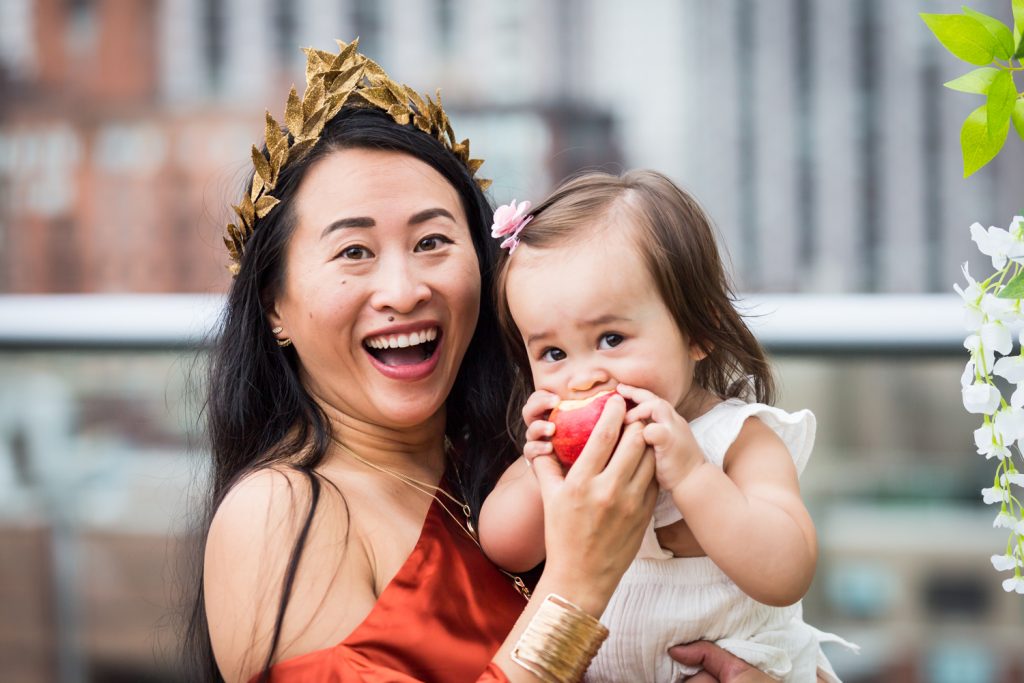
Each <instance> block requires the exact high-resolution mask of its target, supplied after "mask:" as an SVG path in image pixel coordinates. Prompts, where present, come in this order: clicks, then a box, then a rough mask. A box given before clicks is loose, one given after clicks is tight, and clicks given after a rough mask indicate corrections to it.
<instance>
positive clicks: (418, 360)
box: [363, 326, 441, 374]
mask: <svg viewBox="0 0 1024 683" xmlns="http://www.w3.org/2000/svg"><path fill="white" fill-rule="evenodd" d="M440 336H441V330H440V328H438V327H437V326H431V327H426V328H422V329H419V330H414V331H412V332H402V333H391V334H378V335H374V336H371V337H367V338H366V339H364V340H363V348H364V349H366V351H367V353H369V354H370V356H371V357H372V358H373V359H374V360H376V361H377V362H378V363H379V364H380V365H384V366H386V367H388V368H400V367H408V366H417V365H421V364H424V363H426V362H427V361H430V360H431V359H432V358H433V356H434V354H435V352H436V351H437V347H438V342H439V341H440ZM410 369H411V368H410ZM388 374H390V373H388ZM403 374H404V373H403Z"/></svg>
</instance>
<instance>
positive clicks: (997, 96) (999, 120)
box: [985, 71, 1017, 135]
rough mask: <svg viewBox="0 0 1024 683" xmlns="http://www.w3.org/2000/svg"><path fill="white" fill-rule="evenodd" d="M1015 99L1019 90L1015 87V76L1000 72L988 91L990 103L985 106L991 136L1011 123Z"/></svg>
mask: <svg viewBox="0 0 1024 683" xmlns="http://www.w3.org/2000/svg"><path fill="white" fill-rule="evenodd" d="M1015 99H1017V88H1016V87H1014V85H1013V76H1012V75H1010V72H1009V71H1000V72H999V75H998V76H996V77H995V79H994V80H993V81H992V87H990V88H989V89H988V101H987V102H986V104H985V108H986V111H985V114H986V118H987V119H988V134H989V135H995V134H996V133H997V132H998V131H999V130H1001V129H1002V128H1003V126H1006V125H1007V124H1008V123H1009V121H1010V114H1011V113H1013V101H1014V100H1015Z"/></svg>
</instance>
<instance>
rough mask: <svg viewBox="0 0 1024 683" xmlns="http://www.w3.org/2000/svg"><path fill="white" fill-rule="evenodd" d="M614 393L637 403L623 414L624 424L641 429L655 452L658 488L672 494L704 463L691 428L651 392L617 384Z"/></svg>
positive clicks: (669, 406)
mask: <svg viewBox="0 0 1024 683" xmlns="http://www.w3.org/2000/svg"><path fill="white" fill-rule="evenodd" d="M615 390H616V391H617V392H618V393H619V394H621V395H622V396H624V397H625V398H627V399H629V400H631V401H633V402H635V403H636V406H635V407H633V408H631V409H630V411H629V412H628V413H626V424H629V425H631V424H636V423H639V424H641V425H643V437H644V441H645V442H646V443H647V444H648V445H649V446H651V447H652V448H653V449H654V457H655V461H656V463H657V477H658V485H659V486H660V487H661V488H662V489H664V490H666V491H671V490H672V489H674V488H675V487H676V486H677V485H678V484H679V482H681V481H683V480H684V479H685V478H686V477H687V476H688V475H689V474H690V472H692V471H693V470H695V469H696V468H697V467H699V466H700V465H702V464H703V463H704V454H703V453H702V452H701V449H700V445H699V444H698V443H697V439H695V438H694V436H693V432H692V431H690V424H689V423H688V422H687V421H686V420H684V419H683V418H682V416H681V415H680V414H679V413H677V412H676V409H675V408H674V407H673V406H672V404H671V403H669V402H668V401H666V400H665V399H663V398H661V397H659V396H657V395H656V394H654V393H653V392H650V391H647V390H646V389H640V388H638V387H632V386H628V385H625V384H619V385H618V386H617V387H616V388H615Z"/></svg>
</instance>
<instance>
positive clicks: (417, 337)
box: [366, 327, 437, 349]
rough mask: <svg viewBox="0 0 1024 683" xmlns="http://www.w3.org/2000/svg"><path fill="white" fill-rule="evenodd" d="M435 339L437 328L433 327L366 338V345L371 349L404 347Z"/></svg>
mask: <svg viewBox="0 0 1024 683" xmlns="http://www.w3.org/2000/svg"><path fill="white" fill-rule="evenodd" d="M435 339H437V328H436V327H431V328H430V329H427V330H421V331H419V332H412V333H411V334H391V335H381V336H379V337H370V338H368V339H367V340H366V345H367V346H368V347H370V348H371V349H404V348H407V347H409V346H416V345H418V344H425V343H427V342H430V341H434V340H435Z"/></svg>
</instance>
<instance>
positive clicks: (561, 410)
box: [548, 391, 615, 469]
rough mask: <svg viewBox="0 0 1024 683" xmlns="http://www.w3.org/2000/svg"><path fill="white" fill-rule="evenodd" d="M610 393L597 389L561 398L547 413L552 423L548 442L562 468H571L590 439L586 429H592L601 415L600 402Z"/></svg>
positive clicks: (601, 407)
mask: <svg viewBox="0 0 1024 683" xmlns="http://www.w3.org/2000/svg"><path fill="white" fill-rule="evenodd" d="M614 393H615V392H614V391H601V392H598V393H596V394H594V395H593V396H589V397H587V398H583V399H579V400H572V399H568V400H564V401H562V402H561V403H559V404H558V406H557V407H556V408H555V409H554V410H552V411H551V414H550V415H548V421H549V422H554V423H555V434H554V436H552V437H551V445H552V446H553V447H554V450H555V455H556V456H558V459H559V460H561V461H562V465H564V466H565V468H566V469H568V468H570V467H572V464H573V463H574V462H576V459H577V458H578V457H580V452H581V451H582V450H583V447H584V446H586V445H587V439H588V438H590V432H592V431H593V430H594V425H595V424H597V419H598V418H599V417H601V411H602V410H604V404H605V403H607V402H608V398H609V397H610V396H611V395H612V394H614Z"/></svg>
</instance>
